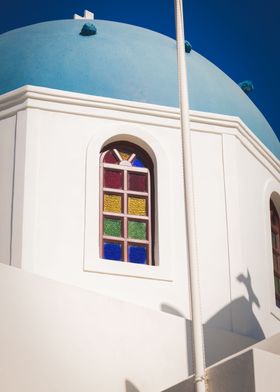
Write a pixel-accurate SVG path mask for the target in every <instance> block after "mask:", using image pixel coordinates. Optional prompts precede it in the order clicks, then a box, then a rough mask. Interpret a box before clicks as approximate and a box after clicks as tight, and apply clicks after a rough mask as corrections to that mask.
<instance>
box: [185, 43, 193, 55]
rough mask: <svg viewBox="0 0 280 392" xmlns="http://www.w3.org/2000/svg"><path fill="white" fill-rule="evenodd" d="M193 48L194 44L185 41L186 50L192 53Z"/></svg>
mask: <svg viewBox="0 0 280 392" xmlns="http://www.w3.org/2000/svg"><path fill="white" fill-rule="evenodd" d="M191 50H192V45H191V43H190V42H189V41H185V52H186V53H190V52H191Z"/></svg>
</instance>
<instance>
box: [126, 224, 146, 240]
mask: <svg viewBox="0 0 280 392" xmlns="http://www.w3.org/2000/svg"><path fill="white" fill-rule="evenodd" d="M128 237H129V238H135V239H138V240H145V239H146V238H147V223H146V222H137V221H128Z"/></svg>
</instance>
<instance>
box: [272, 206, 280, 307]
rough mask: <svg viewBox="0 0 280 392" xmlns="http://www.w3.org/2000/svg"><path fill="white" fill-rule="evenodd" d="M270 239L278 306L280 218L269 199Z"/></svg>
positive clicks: (277, 303)
mask: <svg viewBox="0 0 280 392" xmlns="http://www.w3.org/2000/svg"><path fill="white" fill-rule="evenodd" d="M270 221H271V241H272V254H273V269H274V285H275V300H276V305H277V306H278V307H280V219H279V214H278V211H277V209H276V207H275V205H274V203H273V201H272V200H270Z"/></svg>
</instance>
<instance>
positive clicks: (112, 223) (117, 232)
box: [104, 218, 122, 237]
mask: <svg viewBox="0 0 280 392" xmlns="http://www.w3.org/2000/svg"><path fill="white" fill-rule="evenodd" d="M104 235H110V236H113V237H121V235H122V222H121V220H120V219H111V218H105V219H104Z"/></svg>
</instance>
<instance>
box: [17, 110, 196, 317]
mask: <svg viewBox="0 0 280 392" xmlns="http://www.w3.org/2000/svg"><path fill="white" fill-rule="evenodd" d="M27 112H28V126H27V132H26V135H27V139H28V138H29V137H30V138H32V140H33V141H32V142H25V144H26V146H25V147H24V143H21V144H22V146H23V149H26V148H30V149H31V150H29V152H28V155H29V159H28V160H27V161H26V163H25V173H24V178H25V181H29V180H30V181H32V184H30V185H29V186H28V187H27V186H26V187H25V190H24V206H25V207H24V210H25V214H26V219H24V220H23V227H24V228H23V237H24V238H25V239H24V240H22V241H23V242H24V244H25V246H24V247H23V248H22V268H24V269H27V270H29V271H33V272H35V273H38V274H42V275H44V276H48V277H50V278H53V279H56V280H60V281H64V282H70V283H73V284H76V285H79V286H81V287H84V288H88V289H91V290H94V291H98V292H100V293H103V294H107V295H112V296H114V297H118V298H121V299H125V300H130V301H131V302H136V303H140V304H143V305H147V306H149V307H154V308H157V309H161V308H163V309H166V308H167V307H170V308H172V309H171V310H170V309H169V308H168V309H169V310H170V311H171V312H172V311H173V312H177V313H180V314H184V315H186V316H187V317H188V318H189V313H188V291H187V290H188V289H187V266H186V249H185V241H184V238H185V236H184V216H183V207H182V206H183V185H182V163H181V158H180V154H178V151H180V136H179V133H178V131H177V130H174V129H172V128H170V129H169V128H163V127H160V126H155V125H152V124H149V125H146V126H143V125H140V124H137V122H135V123H134V124H133V123H131V122H126V121H125V120H123V121H118V122H116V121H112V120H110V119H103V118H101V119H99V118H94V117H86V116H78V115H70V114H65V113H55V112H48V111H41V110H36V109H28V110H27ZM35 134H36V135H35ZM119 134H123V135H125V136H124V138H130V139H129V140H134V139H131V138H133V137H136V135H139V134H142V140H143V143H144V144H146V145H148V146H150V149H151V151H154V154H155V155H156V156H157V157H158V158H157V162H156V164H157V166H156V172H157V174H158V173H160V176H159V175H158V176H157V184H156V185H157V192H156V194H157V195H159V194H161V195H162V196H161V198H159V199H158V203H156V204H157V208H158V211H159V212H160V214H158V215H159V224H158V227H159V230H158V238H159V240H158V249H161V250H160V252H159V253H160V254H159V256H158V257H159V267H157V266H155V267H153V266H150V267H149V266H143V267H144V268H140V267H142V266H139V265H129V266H125V267H126V268H123V265H120V264H119V263H113V262H112V263H110V262H104V264H105V265H104V266H103V262H102V261H99V255H98V252H97V249H98V237H99V236H98V222H99V217H98V200H99V197H98V185H99V162H98V159H99V151H100V149H101V147H102V146H103V144H104V143H106V141H108V140H110V138H112V137H114V136H116V135H119ZM159 134H160V138H161V141H160V142H158V141H156V139H157V138H158V135H159ZM135 140H136V141H137V139H135ZM89 146H93V148H95V155H94V157H93V160H95V166H94V168H92V172H91V174H92V176H93V177H92V179H93V185H92V188H93V189H94V190H95V197H93V198H91V197H89V198H88V199H86V190H87V186H88V184H87V182H86V179H87V170H89V167H87V158H88V156H87V155H88V151H89V150H90V148H89ZM26 153H27V152H26ZM174 157H176V159H174ZM172 189H176V192H172ZM180 189H181V190H180ZM18 193H20V189H19V191H18ZM178 206H180V207H178ZM91 213H92V216H91V218H90V219H89V220H88V219H87V220H85V216H86V214H90V215H91ZM28 216H29V217H30V218H27V217H28ZM88 221H89V222H90V223H92V224H94V225H95V229H94V230H95V231H93V232H92V236H91V235H90V234H91V232H90V231H89V232H87V225H90V223H88ZM85 233H87V236H86V237H85ZM27 237H28V241H27ZM85 240H86V243H85ZM88 249H90V252H93V253H90V252H88ZM94 252H95V253H94ZM15 264H16V263H15ZM90 264H92V266H93V267H92V268H91V270H92V271H91V272H87V271H88V265H90ZM98 264H100V266H99V265H98ZM117 264H118V265H117ZM108 266H109V268H108ZM127 275H129V276H127Z"/></svg>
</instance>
